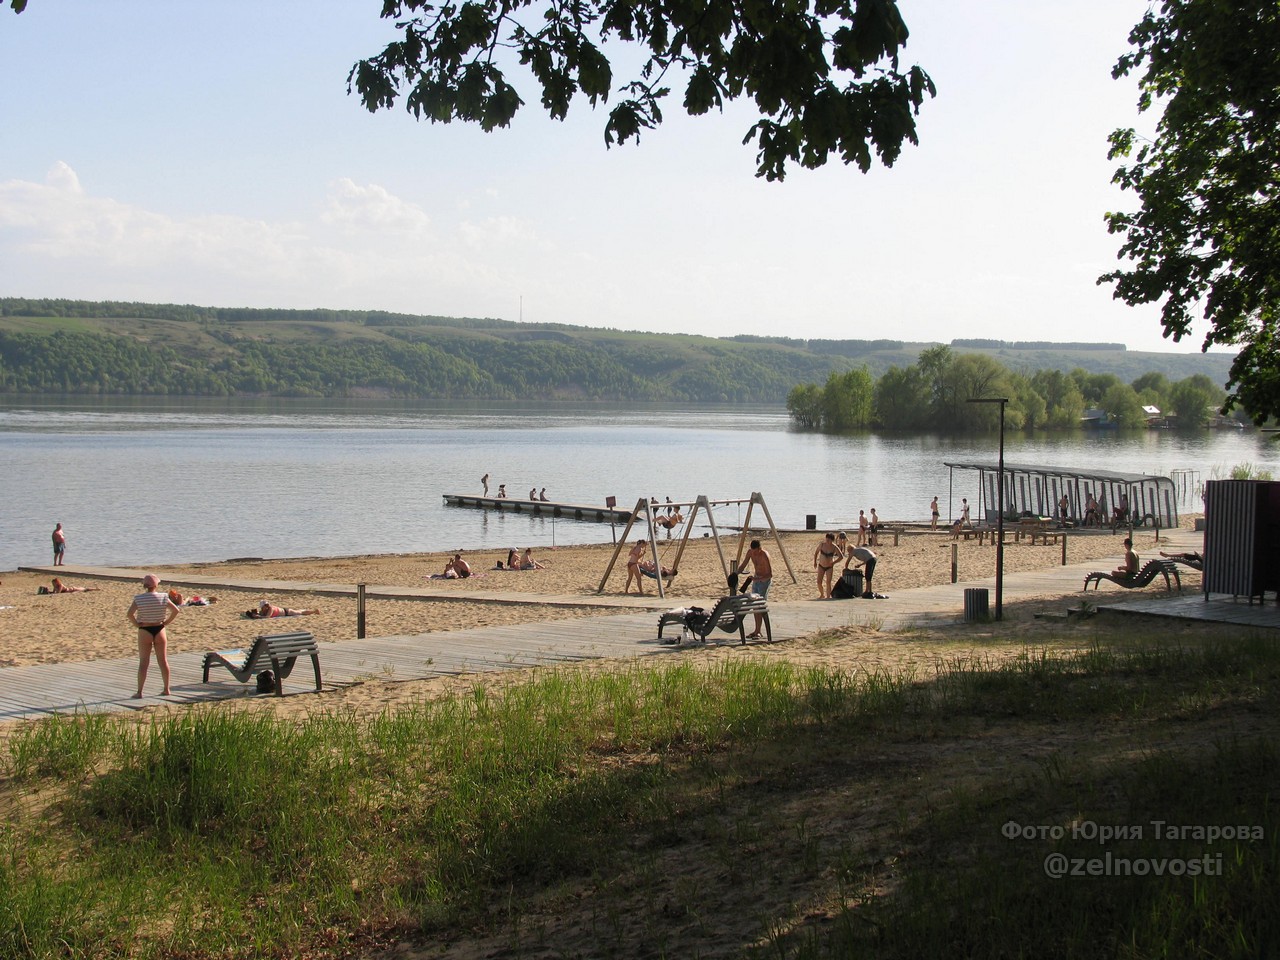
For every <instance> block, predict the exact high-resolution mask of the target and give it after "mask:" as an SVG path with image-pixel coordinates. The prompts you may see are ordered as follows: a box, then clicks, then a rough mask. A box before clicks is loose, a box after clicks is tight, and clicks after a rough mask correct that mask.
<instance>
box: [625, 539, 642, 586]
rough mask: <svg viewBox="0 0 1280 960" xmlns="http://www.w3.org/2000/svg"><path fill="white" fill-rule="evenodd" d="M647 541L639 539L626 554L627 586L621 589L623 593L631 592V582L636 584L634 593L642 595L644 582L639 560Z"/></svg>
mask: <svg viewBox="0 0 1280 960" xmlns="http://www.w3.org/2000/svg"><path fill="white" fill-rule="evenodd" d="M647 542H648V541H646V540H645V539H644V537H641V538H640V539H639V540H637V541H636V545H635V546H634V547H632V548H631V552H630V553H628V554H627V585H626V586H625V587H623V589H622V592H623V593H630V592H631V581H632V580H633V579H634V580H635V582H636V592H637V593H639V594H640V595H641V596H643V595H644V581H643V580H642V579H641V577H642V576H644V574H642V573H641V572H640V558H641V557H643V556H644V548H645V545H646V543H647Z"/></svg>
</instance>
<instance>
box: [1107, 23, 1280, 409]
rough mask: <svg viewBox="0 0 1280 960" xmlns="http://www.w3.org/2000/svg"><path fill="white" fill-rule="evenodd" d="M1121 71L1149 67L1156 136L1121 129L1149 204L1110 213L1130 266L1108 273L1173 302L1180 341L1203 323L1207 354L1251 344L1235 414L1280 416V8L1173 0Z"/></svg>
mask: <svg viewBox="0 0 1280 960" xmlns="http://www.w3.org/2000/svg"><path fill="white" fill-rule="evenodd" d="M1129 40H1130V43H1131V45H1132V46H1133V48H1134V49H1133V51H1132V52H1131V53H1129V54H1127V55H1126V56H1124V57H1122V58H1121V60H1120V61H1119V63H1117V65H1116V67H1115V70H1114V71H1113V73H1114V75H1115V76H1116V77H1117V78H1119V77H1123V76H1127V75H1128V74H1130V73H1133V72H1134V71H1137V70H1139V69H1143V70H1145V72H1144V73H1143V75H1142V77H1141V80H1140V91H1141V92H1140V97H1139V101H1138V109H1139V112H1146V111H1147V110H1150V109H1153V108H1155V107H1157V106H1160V107H1163V114H1162V115H1161V117H1160V120H1159V122H1158V124H1157V127H1156V138H1155V140H1154V141H1144V140H1142V139H1141V138H1139V137H1138V135H1137V133H1136V132H1135V131H1134V130H1132V129H1128V130H1117V131H1116V132H1115V133H1113V134H1112V135H1111V152H1110V156H1111V158H1112V159H1118V158H1119V159H1123V160H1124V161H1126V165H1125V166H1122V167H1120V168H1119V169H1118V170H1117V171H1116V174H1115V177H1114V178H1113V182H1115V183H1117V184H1118V185H1119V186H1120V187H1121V188H1122V189H1124V190H1126V191H1129V192H1131V193H1133V194H1135V195H1136V196H1137V198H1138V201H1139V209H1138V210H1137V211H1136V212H1120V213H1110V214H1108V215H1107V223H1108V228H1109V230H1110V232H1111V233H1113V234H1117V235H1119V236H1121V237H1122V238H1123V240H1124V242H1123V245H1122V246H1121V248H1120V256H1121V257H1122V258H1124V259H1126V260H1127V261H1128V265H1127V266H1126V267H1125V268H1122V269H1119V270H1115V271H1112V272H1111V273H1108V274H1106V275H1105V276H1103V277H1101V278H1099V281H1098V282H1099V283H1108V282H1109V283H1114V284H1115V296H1116V298H1117V299H1120V300H1123V301H1125V302H1126V303H1129V304H1132V305H1138V304H1148V303H1160V304H1161V324H1162V325H1163V327H1164V334H1165V336H1166V337H1168V338H1171V339H1172V340H1174V341H1175V342H1177V341H1180V340H1181V339H1182V338H1183V337H1184V336H1186V335H1188V334H1189V333H1190V332H1191V329H1192V325H1193V323H1194V322H1196V320H1197V319H1203V320H1204V321H1207V322H1208V325H1209V329H1208V332H1207V333H1206V334H1205V338H1204V343H1203V346H1202V349H1204V350H1207V349H1208V348H1209V347H1211V346H1213V345H1215V344H1221V345H1229V346H1234V347H1239V348H1240V353H1239V355H1238V356H1237V357H1236V360H1235V362H1234V364H1233V365H1232V367H1231V374H1230V379H1229V381H1228V383H1227V386H1228V387H1229V388H1230V387H1234V388H1235V391H1234V393H1231V394H1229V395H1228V396H1227V399H1226V405H1225V407H1224V411H1227V410H1231V409H1232V408H1233V407H1236V406H1242V407H1243V408H1244V409H1245V410H1247V411H1248V412H1249V413H1250V415H1251V416H1252V417H1253V419H1254V420H1255V421H1256V422H1258V423H1262V422H1263V421H1264V420H1266V419H1267V418H1268V417H1274V416H1276V415H1277V414H1280V333H1278V331H1277V327H1276V324H1277V318H1278V314H1280V133H1278V130H1280V4H1278V3H1277V2H1276V0H1232V2H1221V0H1164V2H1163V3H1162V4H1161V6H1160V8H1159V10H1158V11H1156V10H1155V9H1152V10H1150V11H1148V13H1147V15H1146V17H1144V18H1143V20H1142V22H1140V23H1139V24H1138V25H1137V26H1136V27H1134V29H1133V31H1132V33H1131V34H1130V36H1129Z"/></svg>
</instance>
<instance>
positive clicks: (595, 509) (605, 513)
mask: <svg viewBox="0 0 1280 960" xmlns="http://www.w3.org/2000/svg"><path fill="white" fill-rule="evenodd" d="M441 496H443V497H444V502H445V504H446V505H447V506H450V507H479V508H480V509H481V510H499V511H504V512H507V513H527V514H529V515H530V516H534V517H539V516H541V517H561V518H563V519H566V520H585V521H589V522H594V523H626V522H627V521H628V520H630V519H631V511H630V510H620V509H618V508H617V507H605V506H599V505H596V504H588V503H556V502H552V501H548V500H522V499H519V498H517V497H478V496H474V495H472V494H469V493H445V494H441Z"/></svg>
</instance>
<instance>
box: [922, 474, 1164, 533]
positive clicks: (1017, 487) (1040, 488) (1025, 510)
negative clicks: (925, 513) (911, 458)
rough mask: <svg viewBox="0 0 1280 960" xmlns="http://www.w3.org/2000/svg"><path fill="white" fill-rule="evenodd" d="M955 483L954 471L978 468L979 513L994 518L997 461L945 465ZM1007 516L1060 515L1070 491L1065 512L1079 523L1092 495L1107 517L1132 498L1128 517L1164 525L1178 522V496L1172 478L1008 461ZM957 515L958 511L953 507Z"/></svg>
mask: <svg viewBox="0 0 1280 960" xmlns="http://www.w3.org/2000/svg"><path fill="white" fill-rule="evenodd" d="M943 466H945V467H947V468H949V470H950V481H949V482H950V483H951V485H952V486H954V481H955V471H956V470H976V471H978V486H979V488H980V489H981V491H982V504H981V511H982V512H981V516H982V517H984V518H985V517H987V516H990V517H991V518H992V521H993V522H994V519H995V515H996V511H997V509H998V508H997V506H996V504H997V503H999V486H998V484H999V479H998V478H999V475H1000V474H999V465H998V464H995V463H944V464H943ZM1004 483H1005V490H1004V504H1005V519H1006V520H1016V519H1018V518H1020V517H1024V516H1037V517H1056V516H1057V515H1058V509H1057V504H1058V502H1059V501H1060V500H1061V499H1062V495H1063V494H1064V493H1065V494H1066V495H1067V504H1068V506H1067V515H1068V516H1069V517H1070V518H1071V519H1073V520H1075V521H1076V522H1077V523H1078V522H1080V521H1082V520H1083V519H1084V514H1085V507H1084V505H1085V499H1086V498H1087V496H1088V495H1089V494H1090V493H1092V494H1093V495H1094V497H1095V498H1096V499H1097V501H1098V509H1099V512H1100V513H1101V515H1102V517H1103V519H1104V520H1108V521H1109V520H1110V518H1111V511H1112V508H1113V507H1114V506H1115V505H1116V504H1118V503H1119V502H1120V497H1121V496H1122V495H1124V496H1126V497H1128V499H1129V516H1130V519H1132V521H1133V522H1134V523H1135V524H1141V523H1143V522H1144V521H1146V520H1148V519H1149V520H1152V521H1154V522H1155V523H1156V524H1158V525H1159V526H1161V527H1176V526H1177V525H1178V496H1177V488H1176V486H1175V485H1174V482H1173V481H1172V480H1171V479H1169V478H1168V477H1155V476H1146V475H1144V474H1140V473H1116V472H1114V471H1110V470H1081V469H1075V468H1072V467H1055V466H1041V465H1036V464H1024V463H1014V464H1010V463H1006V464H1005V465H1004ZM952 516H955V511H954V510H953V511H952Z"/></svg>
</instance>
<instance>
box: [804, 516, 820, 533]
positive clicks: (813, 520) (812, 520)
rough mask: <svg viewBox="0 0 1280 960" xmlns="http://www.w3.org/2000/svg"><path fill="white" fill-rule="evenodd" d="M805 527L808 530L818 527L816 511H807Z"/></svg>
mask: <svg viewBox="0 0 1280 960" xmlns="http://www.w3.org/2000/svg"><path fill="white" fill-rule="evenodd" d="M804 528H805V529H806V530H817V529H818V515H817V514H816V513H806V514H805V515H804Z"/></svg>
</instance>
